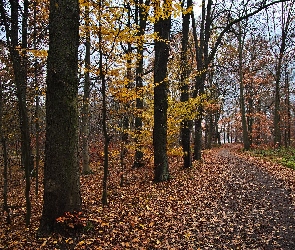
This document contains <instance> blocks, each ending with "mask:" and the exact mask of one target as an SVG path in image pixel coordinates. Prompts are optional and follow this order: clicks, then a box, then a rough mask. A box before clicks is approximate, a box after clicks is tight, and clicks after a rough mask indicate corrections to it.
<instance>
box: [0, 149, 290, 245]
mask: <svg viewBox="0 0 295 250" xmlns="http://www.w3.org/2000/svg"><path fill="white" fill-rule="evenodd" d="M239 149H240V148H239V146H228V147H226V146H223V147H221V148H216V149H212V150H207V151H204V154H203V161H202V163H201V164H196V165H195V167H194V168H192V169H189V170H183V169H182V168H181V166H180V161H179V159H172V160H171V162H170V172H171V176H172V178H171V180H169V181H167V182H163V183H157V184H156V183H154V182H153V181H152V180H153V168H152V167H151V166H146V167H145V168H142V169H129V170H128V171H126V173H124V185H123V186H120V177H119V175H117V172H118V171H121V170H117V169H116V165H115V164H114V165H113V166H111V168H110V180H109V189H108V192H109V196H108V198H109V205H108V206H107V207H102V206H101V200H100V199H101V182H102V181H101V180H102V169H101V167H99V168H96V169H95V168H94V169H93V170H94V173H93V174H92V175H86V176H82V177H81V192H82V197H83V209H82V211H81V212H82V213H79V214H77V215H71V214H69V215H68V217H62V218H59V221H60V222H61V223H62V222H64V223H67V224H66V226H68V227H67V228H65V232H64V233H61V232H59V233H55V234H52V235H51V236H50V237H47V238H41V239H36V231H37V229H38V225H39V219H40V216H41V211H42V192H40V193H39V195H38V196H36V195H35V194H33V190H34V187H33V186H34V185H32V223H31V226H30V228H27V229H26V228H25V227H24V214H25V209H24V207H23V206H20V205H19V204H25V201H24V197H23V191H22V190H23V188H24V183H22V182H20V184H19V185H15V186H11V187H10V190H9V192H10V196H9V203H10V204H11V205H12V204H14V205H15V206H13V207H12V208H11V219H12V224H11V225H6V224H5V215H4V214H3V216H1V227H0V249H295V229H294V226H295V219H294V215H295V213H294V197H295V174H294V171H293V170H291V169H288V168H285V167H282V166H280V165H278V164H274V163H271V162H268V161H266V160H265V159H262V158H261V159H260V158H256V157H253V156H251V155H250V154H247V153H241V151H240V150H239ZM118 168H119V167H118ZM20 174H21V173H20V171H18V170H14V175H13V179H14V180H16V179H17V178H18V177H19V176H18V175H20ZM1 199H2V200H1V202H3V198H2V197H1ZM69 221H70V222H69ZM77 225H80V227H79V228H78V227H76V226H77ZM81 225H82V228H81Z"/></svg>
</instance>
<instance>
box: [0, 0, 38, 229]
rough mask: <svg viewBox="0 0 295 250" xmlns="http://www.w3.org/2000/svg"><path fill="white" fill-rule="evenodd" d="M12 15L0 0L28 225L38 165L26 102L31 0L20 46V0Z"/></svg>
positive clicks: (14, 0) (13, 4)
mask: <svg viewBox="0 0 295 250" xmlns="http://www.w3.org/2000/svg"><path fill="white" fill-rule="evenodd" d="M9 7H10V10H11V15H10V17H9V16H8V14H7V13H6V7H5V4H4V1H3V0H1V1H0V17H1V21H2V22H1V23H3V25H4V29H5V34H6V43H7V46H8V48H9V53H10V59H11V62H12V65H13V73H14V83H15V86H16V95H17V98H18V109H19V118H20V119H19V121H20V130H21V155H22V160H23V164H24V169H25V179H26V188H25V197H26V207H27V212H26V225H27V226H28V225H29V224H30V217H31V201H30V185H31V182H30V175H31V172H32V170H33V168H34V163H33V159H32V148H31V137H30V126H29V118H28V110H27V103H26V96H27V26H28V8H29V2H28V0H25V1H24V2H23V11H22V29H21V34H22V37H21V46H19V32H20V30H19V8H20V6H19V3H18V1H17V0H12V1H10V6H9Z"/></svg>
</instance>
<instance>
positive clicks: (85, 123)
mask: <svg viewBox="0 0 295 250" xmlns="http://www.w3.org/2000/svg"><path fill="white" fill-rule="evenodd" d="M85 26H86V35H85V40H86V41H85V82H84V93H83V106H82V171H83V173H84V174H89V173H90V172H91V169H90V165H89V117H90V113H89V98H90V83H91V82H90V65H91V61H90V49H91V43H90V17H89V5H86V6H85Z"/></svg>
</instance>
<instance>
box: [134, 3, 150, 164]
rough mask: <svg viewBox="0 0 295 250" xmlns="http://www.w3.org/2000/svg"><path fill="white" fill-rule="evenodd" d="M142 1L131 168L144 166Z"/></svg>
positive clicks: (143, 32)
mask: <svg viewBox="0 0 295 250" xmlns="http://www.w3.org/2000/svg"><path fill="white" fill-rule="evenodd" d="M142 5H143V0H139V5H138V14H139V30H138V34H137V35H138V37H139V39H138V43H137V65H136V93H137V98H136V109H137V113H138V115H137V116H136V117H135V129H136V131H135V132H136V139H135V140H136V149H135V159H134V164H133V167H135V168H137V167H141V166H143V165H144V163H143V157H144V155H143V152H142V149H141V144H142V138H140V137H141V130H142V118H141V113H142V109H143V96H142V91H141V89H142V87H143V79H142V76H143V52H144V50H143V45H144V40H143V39H144V38H143V37H144V34H145V29H146V22H147V16H148V13H147V12H146V11H145V10H144V9H143V8H142ZM144 5H145V6H149V5H150V0H146V1H145V4H144Z"/></svg>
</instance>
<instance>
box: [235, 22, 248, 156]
mask: <svg viewBox="0 0 295 250" xmlns="http://www.w3.org/2000/svg"><path fill="white" fill-rule="evenodd" d="M237 38H238V52H239V82H240V109H241V119H242V131H243V144H244V150H249V149H250V140H249V133H248V126H247V120H246V109H245V99H244V74H243V47H244V38H243V37H242V30H241V26H240V25H239V33H238V34H237Z"/></svg>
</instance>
